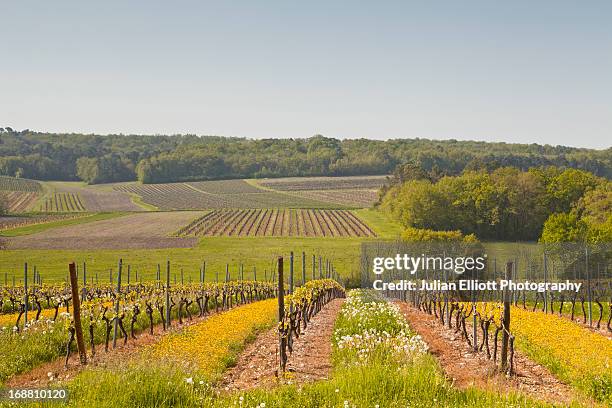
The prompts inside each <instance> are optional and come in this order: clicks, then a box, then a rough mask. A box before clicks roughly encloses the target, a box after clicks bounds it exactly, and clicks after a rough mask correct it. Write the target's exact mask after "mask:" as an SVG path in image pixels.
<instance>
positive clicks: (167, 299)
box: [166, 260, 170, 328]
mask: <svg viewBox="0 0 612 408" xmlns="http://www.w3.org/2000/svg"><path fill="white" fill-rule="evenodd" d="M166 327H168V328H169V327H170V260H167V261H166Z"/></svg>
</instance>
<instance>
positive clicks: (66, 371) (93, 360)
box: [5, 316, 208, 388]
mask: <svg viewBox="0 0 612 408" xmlns="http://www.w3.org/2000/svg"><path fill="white" fill-rule="evenodd" d="M207 317H208V316H203V317H194V318H193V320H192V321H188V320H184V321H183V324H182V325H180V324H179V323H178V321H174V322H172V326H171V328H170V330H168V331H166V332H164V331H163V329H162V326H161V324H158V325H156V326H155V327H154V328H153V335H151V334H149V331H148V330H147V331H146V332H143V333H140V334H137V335H136V340H134V339H129V340H128V342H127V343H126V344H125V345H124V344H123V338H120V339H117V348H115V349H113V348H112V339H111V342H110V344H109V350H108V352H106V351H104V344H97V345H96V354H95V356H92V355H91V350H89V344H86V347H87V349H88V352H87V366H82V365H80V364H79V354H78V353H77V352H73V353H72V354H71V355H70V359H69V360H68V366H67V367H65V366H64V363H65V361H66V357H65V356H64V357H61V358H58V359H56V360H54V361H50V362H48V363H45V364H43V365H41V366H38V367H36V368H34V369H33V370H31V371H28V372H27V373H22V374H18V375H16V376H14V377H12V378H10V379H9V380H8V381H7V382H6V383H5V386H7V387H23V388H27V387H45V386H47V385H49V384H50V383H52V382H56V381H66V380H70V379H71V378H73V377H75V376H76V375H77V374H78V373H79V372H80V371H81V370H83V369H84V368H87V367H110V366H113V365H115V364H118V363H122V362H125V361H126V360H128V359H131V358H132V357H134V355H136V353H138V352H139V351H141V350H142V349H143V347H145V346H147V345H149V344H154V343H157V342H158V341H159V340H161V338H162V337H163V336H164V335H165V334H167V333H171V332H176V331H180V330H182V329H183V328H185V327H187V326H191V325H193V324H196V323H200V322H202V321H203V320H205V319H206V318H207ZM128 334H129V333H128ZM86 340H87V339H86ZM49 373H52V374H53V376H52V377H51V376H49Z"/></svg>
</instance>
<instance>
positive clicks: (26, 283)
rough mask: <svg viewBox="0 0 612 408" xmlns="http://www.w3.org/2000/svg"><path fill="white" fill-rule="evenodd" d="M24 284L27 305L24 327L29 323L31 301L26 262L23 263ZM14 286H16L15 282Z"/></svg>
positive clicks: (24, 301)
mask: <svg viewBox="0 0 612 408" xmlns="http://www.w3.org/2000/svg"><path fill="white" fill-rule="evenodd" d="M23 285H24V292H23V305H24V306H25V314H24V317H23V318H24V320H23V327H25V326H26V325H27V324H28V309H29V302H30V300H29V299H28V263H27V262H26V263H25V264H24V265H23ZM13 286H15V285H14V284H13Z"/></svg>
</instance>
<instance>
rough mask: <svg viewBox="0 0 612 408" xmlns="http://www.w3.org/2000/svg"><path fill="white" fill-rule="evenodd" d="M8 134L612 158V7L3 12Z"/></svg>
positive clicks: (0, 112) (3, 116)
mask: <svg viewBox="0 0 612 408" xmlns="http://www.w3.org/2000/svg"><path fill="white" fill-rule="evenodd" d="M0 15H2V21H1V22H0V127H2V126H10V127H12V128H14V129H20V130H21V129H26V128H27V129H31V130H37V131H53V132H83V133H101V134H107V133H124V134H130V133H138V134H177V133H183V134H184V133H190V134H199V135H225V136H243V137H252V138H264V137H266V138H270V137H273V138H286V137H309V136H312V135H314V134H323V135H325V136H329V137H336V138H361V137H364V138H371V139H390V138H415V137H420V138H429V139H458V140H485V141H505V142H515V143H540V144H552V145H558V144H560V145H569V146H578V147H593V148H608V147H610V145H612V143H610V141H611V140H612V23H611V22H612V2H610V1H589V2H585V3H583V2H576V1H562V0H561V1H511V2H501V1H490V0H489V1H468V2H457V1H447V2H444V1H434V2H420V1H419V2H416V1H415V2H410V1H398V2H391V1H376V2H358V1H350V2H349V1H346V2H344V1H309V2H297V1H289V0H284V1H258V2H254V1H248V2H247V1H245V2H239V1H215V2H212V1H202V0H200V1H172V2H169V1H152V0H151V1H129V2H126V1H109V0H105V1H103V2H87V1H53V2H51V1H7V0H0Z"/></svg>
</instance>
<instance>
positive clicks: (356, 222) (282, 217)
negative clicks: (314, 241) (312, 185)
mask: <svg viewBox="0 0 612 408" xmlns="http://www.w3.org/2000/svg"><path fill="white" fill-rule="evenodd" d="M177 235H179V236H241V237H255V236H257V237H263V236H272V237H281V236H296V237H374V236H376V234H375V233H374V231H372V229H371V228H370V227H369V226H368V225H367V224H365V223H364V222H363V221H361V220H360V219H359V218H358V217H357V216H356V215H355V214H353V213H352V212H350V211H346V210H316V209H315V210H306V209H276V208H272V209H251V210H214V211H211V212H209V213H208V214H206V215H204V216H202V217H200V218H197V219H196V220H194V221H192V222H191V223H190V224H188V225H187V226H185V227H183V228H181V229H180V230H179V231H177Z"/></svg>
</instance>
